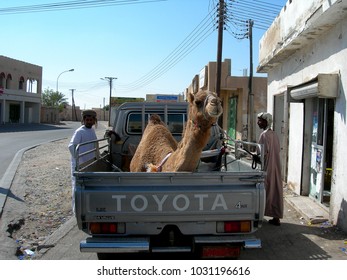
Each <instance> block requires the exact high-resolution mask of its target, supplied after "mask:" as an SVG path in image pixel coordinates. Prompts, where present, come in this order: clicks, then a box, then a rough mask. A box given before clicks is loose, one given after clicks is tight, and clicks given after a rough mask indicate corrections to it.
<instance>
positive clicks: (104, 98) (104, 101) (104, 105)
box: [104, 97, 106, 120]
mask: <svg viewBox="0 0 347 280" xmlns="http://www.w3.org/2000/svg"><path fill="white" fill-rule="evenodd" d="M105 119H106V116H105V97H104V120H105Z"/></svg>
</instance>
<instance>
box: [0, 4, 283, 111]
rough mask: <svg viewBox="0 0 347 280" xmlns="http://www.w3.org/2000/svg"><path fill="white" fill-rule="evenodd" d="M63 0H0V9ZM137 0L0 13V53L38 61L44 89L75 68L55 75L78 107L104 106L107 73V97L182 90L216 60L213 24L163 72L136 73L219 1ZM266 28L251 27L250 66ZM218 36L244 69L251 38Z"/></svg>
mask: <svg viewBox="0 0 347 280" xmlns="http://www.w3.org/2000/svg"><path fill="white" fill-rule="evenodd" d="M66 1H67V0H65V1H63V0H36V1H34V0H11V1H0V9H1V8H6V7H17V6H27V5H36V4H48V3H57V2H66ZM140 1H142V2H143V3H135V2H133V3H134V4H124V5H113V6H108V7H95V8H84V9H70V10H63V11H49V12H35V13H22V14H11V15H4V14H1V13H0V18H1V23H2V28H1V30H2V38H3V39H2V44H1V46H0V54H1V55H4V56H8V57H11V58H14V59H18V60H22V61H25V62H29V63H32V64H36V65H40V66H42V67H43V83H42V88H43V90H44V89H46V88H51V89H54V90H55V89H56V83H57V78H58V76H59V74H60V73H62V72H63V71H65V70H68V69H71V68H73V69H75V70H74V72H67V73H64V74H62V75H61V76H60V77H59V91H60V92H62V93H63V94H64V95H65V97H66V98H67V100H68V101H69V103H70V104H71V90H70V89H75V91H74V97H75V104H76V106H80V107H81V108H82V109H85V108H92V107H100V106H101V107H102V106H103V105H104V102H105V105H107V104H108V98H109V84H108V82H107V81H105V80H101V78H104V77H117V80H115V81H114V87H113V89H112V96H118V97H145V95H146V94H147V93H151V94H179V93H182V92H183V91H184V89H185V88H186V87H187V86H188V85H189V84H190V83H191V80H192V78H193V77H194V75H196V74H198V73H199V72H200V70H201V69H202V68H203V67H204V66H205V65H206V64H207V63H208V62H209V61H216V58H217V30H214V31H212V30H211V32H210V33H206V34H210V35H208V36H207V38H206V39H204V40H203V41H202V42H201V43H200V44H199V45H196V46H195V45H194V43H193V42H192V44H193V45H194V46H195V48H194V49H192V50H190V51H189V53H186V54H185V55H184V56H181V55H178V56H176V58H175V59H174V60H173V61H172V62H174V63H172V64H165V67H164V68H162V69H163V71H160V72H159V73H160V74H161V75H160V77H156V78H155V79H154V77H153V76H150V78H151V79H150V80H151V82H150V83H144V82H143V80H139V79H141V78H142V77H144V76H145V77H148V76H146V75H148V74H149V73H153V69H156V68H155V67H157V66H158V65H160V63H162V62H163V61H165V59H166V58H167V57H168V56H169V55H170V54H172V52H173V51H175V50H177V48H178V47H179V46H180V44H181V43H182V42H184V40H185V39H186V38H188V36H191V35H190V34H192V33H191V32H192V31H193V30H194V29H196V28H197V27H198V26H201V23H202V22H203V20H204V19H205V18H206V17H207V16H208V15H209V13H211V12H212V11H213V10H214V9H215V8H214V6H215V4H216V3H217V2H218V1H217V0H166V1H156V2H147V3H144V2H145V0H140ZM253 1H254V3H257V4H259V3H261V2H266V3H271V4H276V5H281V6H284V5H285V3H286V0H253ZM127 2H130V1H127ZM279 10H280V9H279ZM229 31H230V30H229ZM264 32H265V31H264V30H260V29H257V28H254V29H253V35H254V37H253V56H254V61H253V64H254V68H255V69H256V67H257V65H258V45H259V39H260V38H261V36H262V35H263V34H264ZM223 37H224V40H223V59H225V58H230V59H231V60H232V75H234V76H242V74H243V71H242V70H243V69H244V68H249V40H248V39H243V40H237V39H235V38H234V37H233V36H232V34H231V32H228V31H224V36H223ZM5 39H6V40H5ZM5 42H6V43H5ZM255 69H254V73H255V75H257V74H256V70H255ZM164 70H165V71H164ZM151 71H152V72H151ZM162 72H164V73H162ZM154 73H158V72H154ZM152 78H153V79H152ZM152 80H153V81H152ZM136 81H138V82H137V83H135V82H136ZM146 81H147V80H146ZM134 83H135V84H134ZM138 86H141V87H138Z"/></svg>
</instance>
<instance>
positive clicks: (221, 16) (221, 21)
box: [216, 0, 225, 96]
mask: <svg viewBox="0 0 347 280" xmlns="http://www.w3.org/2000/svg"><path fill="white" fill-rule="evenodd" d="M224 10H225V9H224V0H219V10H218V47H217V71H216V93H217V96H220V83H221V75H222V51H223V29H224V12H225V11H224Z"/></svg>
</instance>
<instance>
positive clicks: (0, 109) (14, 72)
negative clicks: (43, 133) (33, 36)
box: [0, 55, 42, 124]
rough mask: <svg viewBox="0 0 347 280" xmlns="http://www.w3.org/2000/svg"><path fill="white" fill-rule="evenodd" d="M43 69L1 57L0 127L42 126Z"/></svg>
mask: <svg viewBox="0 0 347 280" xmlns="http://www.w3.org/2000/svg"><path fill="white" fill-rule="evenodd" d="M41 88H42V67H41V66H38V65H34V64H30V63H27V62H23V61H19V60H16V59H12V58H9V57H5V56H1V55H0V124H5V123H40V110H41Z"/></svg>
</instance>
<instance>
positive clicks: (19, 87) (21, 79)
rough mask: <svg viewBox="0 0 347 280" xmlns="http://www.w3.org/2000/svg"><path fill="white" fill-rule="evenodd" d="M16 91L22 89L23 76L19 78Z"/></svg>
mask: <svg viewBox="0 0 347 280" xmlns="http://www.w3.org/2000/svg"><path fill="white" fill-rule="evenodd" d="M18 89H20V90H23V89H24V78H23V76H22V77H20V78H19V86H18Z"/></svg>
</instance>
